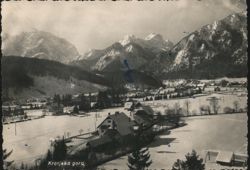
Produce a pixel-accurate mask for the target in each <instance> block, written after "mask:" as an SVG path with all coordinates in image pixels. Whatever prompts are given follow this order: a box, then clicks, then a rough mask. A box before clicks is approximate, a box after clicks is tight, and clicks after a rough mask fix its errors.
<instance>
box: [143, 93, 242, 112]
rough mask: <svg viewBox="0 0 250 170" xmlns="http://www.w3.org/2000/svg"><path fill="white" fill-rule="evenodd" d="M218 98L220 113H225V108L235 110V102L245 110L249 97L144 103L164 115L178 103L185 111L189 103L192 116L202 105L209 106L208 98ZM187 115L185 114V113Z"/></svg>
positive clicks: (215, 95) (221, 97) (231, 96)
mask: <svg viewBox="0 0 250 170" xmlns="http://www.w3.org/2000/svg"><path fill="white" fill-rule="evenodd" d="M211 96H214V97H217V98H219V99H220V100H219V106H220V108H219V110H218V111H219V113H223V109H224V107H231V108H233V103H234V101H238V102H239V108H243V109H244V108H245V107H246V106H247V96H238V95H236V94H234V95H232V94H216V93H214V94H211V95H207V96H206V95H205V96H200V97H195V98H183V99H170V100H158V101H146V102H144V103H145V104H147V105H150V106H152V108H153V109H154V110H157V111H160V112H161V113H164V111H165V109H166V108H167V107H170V108H171V107H173V106H174V105H175V104H176V103H178V104H179V105H180V107H181V108H183V109H185V108H186V107H185V104H184V103H185V102H186V101H189V113H190V114H191V115H194V114H199V112H200V106H202V105H209V101H208V100H207V99H208V97H211ZM184 114H185V113H184Z"/></svg>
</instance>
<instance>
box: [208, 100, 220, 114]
mask: <svg viewBox="0 0 250 170" xmlns="http://www.w3.org/2000/svg"><path fill="white" fill-rule="evenodd" d="M209 104H210V106H211V107H212V109H213V112H214V114H218V111H219V108H220V106H219V99H218V98H217V97H211V98H210V99H209Z"/></svg>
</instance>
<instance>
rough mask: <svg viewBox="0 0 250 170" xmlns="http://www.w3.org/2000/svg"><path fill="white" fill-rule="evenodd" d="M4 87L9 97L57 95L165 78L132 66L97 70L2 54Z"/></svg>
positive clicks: (152, 83) (156, 82) (151, 82)
mask: <svg viewBox="0 0 250 170" xmlns="http://www.w3.org/2000/svg"><path fill="white" fill-rule="evenodd" d="M1 67H2V90H3V94H5V95H8V96H9V97H10V96H12V97H28V96H30V97H32V96H33V97H34V96H53V95H54V94H55V93H58V94H66V93H70V94H75V93H80V92H97V91H98V90H102V89H105V88H107V87H118V86H120V85H124V84H127V83H130V80H128V79H131V80H132V82H131V83H134V84H137V85H141V84H143V85H145V86H147V85H148V86H150V87H159V86H161V85H162V84H161V81H159V80H158V79H156V78H153V77H152V76H150V75H147V74H146V73H142V72H138V71H136V70H130V71H129V73H127V71H126V70H124V71H120V72H117V71H116V72H102V73H94V72H88V71H85V70H82V69H80V68H79V67H76V66H72V65H66V64H62V63H59V62H56V61H51V60H45V59H37V58H28V57H17V56H4V57H2V63H1Z"/></svg>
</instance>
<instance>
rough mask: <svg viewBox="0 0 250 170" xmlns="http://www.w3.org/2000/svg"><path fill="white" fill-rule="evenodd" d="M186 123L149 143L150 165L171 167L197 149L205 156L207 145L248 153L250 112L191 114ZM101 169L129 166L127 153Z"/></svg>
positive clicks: (155, 167) (161, 167) (218, 148)
mask: <svg viewBox="0 0 250 170" xmlns="http://www.w3.org/2000/svg"><path fill="white" fill-rule="evenodd" d="M186 122H187V123H188V125H187V126H184V127H181V128H177V129H174V130H172V131H171V133H170V135H167V134H163V135H160V136H158V137H157V138H156V139H155V141H154V142H153V143H151V144H150V145H149V146H148V147H149V151H150V154H151V159H152V161H153V163H152V165H151V166H150V167H149V168H150V169H165V170H168V169H171V167H172V165H173V163H174V162H175V161H176V160H177V159H184V158H185V154H187V153H188V152H191V151H192V149H195V150H196V151H197V152H198V154H199V155H200V156H201V157H203V158H204V152H205V150H206V149H213V150H224V151H234V152H239V153H246V151H247V150H246V149H247V136H246V135H247V114H246V113H242V114H232V115H216V116H202V117H190V118H188V119H187V120H186ZM98 168H100V169H102V168H103V169H127V156H123V157H121V158H118V159H116V160H113V161H110V162H107V163H105V164H103V165H101V166H99V167H98Z"/></svg>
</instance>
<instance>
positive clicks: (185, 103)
mask: <svg viewBox="0 0 250 170" xmlns="http://www.w3.org/2000/svg"><path fill="white" fill-rule="evenodd" d="M184 106H185V108H186V111H187V116H189V108H190V101H189V100H185V102H184Z"/></svg>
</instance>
